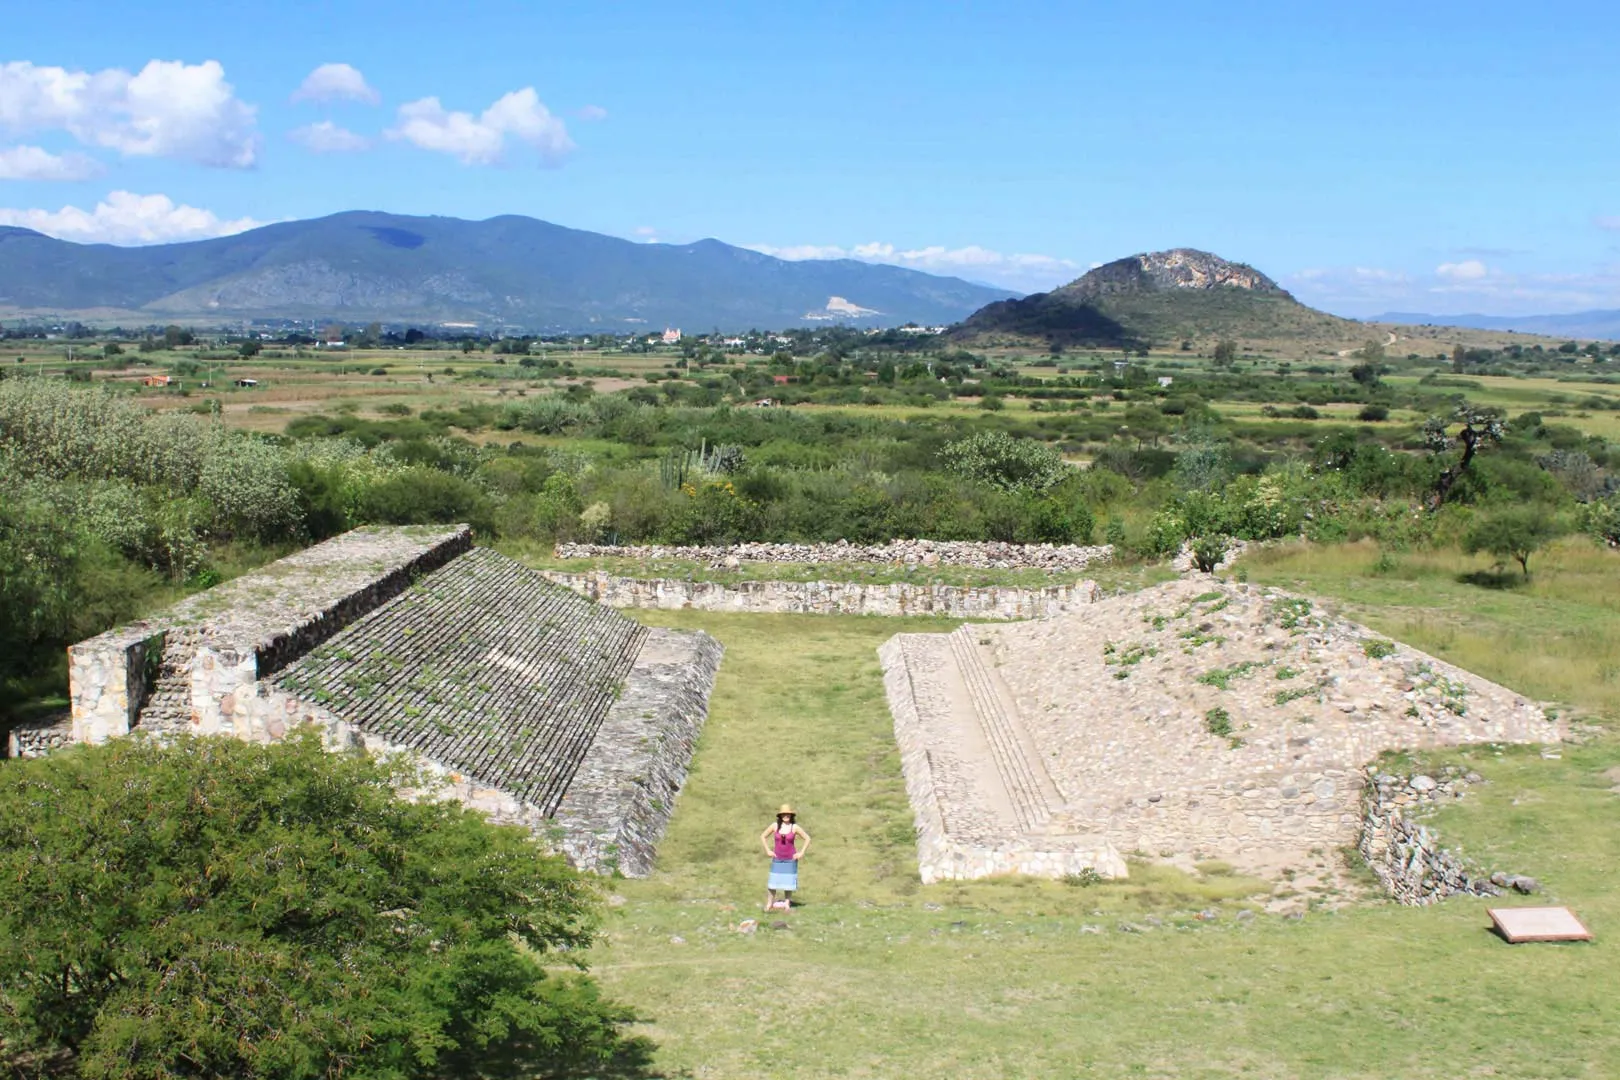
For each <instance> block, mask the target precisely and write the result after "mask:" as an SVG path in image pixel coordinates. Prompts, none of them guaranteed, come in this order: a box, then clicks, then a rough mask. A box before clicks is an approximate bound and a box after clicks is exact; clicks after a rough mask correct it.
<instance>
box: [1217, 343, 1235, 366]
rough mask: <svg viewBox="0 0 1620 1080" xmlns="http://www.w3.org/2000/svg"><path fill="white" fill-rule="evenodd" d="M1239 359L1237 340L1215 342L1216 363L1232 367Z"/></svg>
mask: <svg viewBox="0 0 1620 1080" xmlns="http://www.w3.org/2000/svg"><path fill="white" fill-rule="evenodd" d="M1236 359H1237V342H1235V341H1230V340H1228V341H1219V342H1216V344H1215V363H1216V364H1218V365H1220V366H1221V367H1230V366H1231V365H1232V363H1233V361H1235V360H1236Z"/></svg>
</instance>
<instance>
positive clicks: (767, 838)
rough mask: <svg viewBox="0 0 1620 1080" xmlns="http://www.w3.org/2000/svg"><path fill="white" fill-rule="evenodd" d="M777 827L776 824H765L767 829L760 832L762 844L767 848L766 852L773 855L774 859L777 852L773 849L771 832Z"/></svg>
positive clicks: (760, 842)
mask: <svg viewBox="0 0 1620 1080" xmlns="http://www.w3.org/2000/svg"><path fill="white" fill-rule="evenodd" d="M775 828H776V826H775V825H767V826H765V831H764V832H762V833H760V834H759V844H760V846H761V847H763V848H764V849H765V854H767V855H769V856H771V858H773V859H774V858H775V857H776V852H775V851H773V850H771V832H772V831H773V830H774V829H775Z"/></svg>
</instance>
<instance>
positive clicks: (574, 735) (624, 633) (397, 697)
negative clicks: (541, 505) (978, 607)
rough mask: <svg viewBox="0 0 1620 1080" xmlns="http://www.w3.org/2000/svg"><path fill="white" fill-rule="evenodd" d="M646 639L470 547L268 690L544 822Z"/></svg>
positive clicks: (611, 615) (613, 616) (637, 629)
mask: <svg viewBox="0 0 1620 1080" xmlns="http://www.w3.org/2000/svg"><path fill="white" fill-rule="evenodd" d="M646 635H647V631H646V630H645V629H644V628H642V627H641V626H640V625H638V624H636V623H634V622H631V621H630V620H629V619H626V618H625V617H624V616H622V615H620V614H618V613H617V612H615V611H613V610H611V609H609V608H604V607H601V606H600V605H597V604H592V603H590V602H589V601H587V600H584V599H582V598H581V597H579V596H576V595H575V594H573V593H571V592H568V591H567V590H565V589H559V588H557V587H556V586H554V585H551V584H549V583H547V582H545V581H544V580H542V579H541V578H540V577H539V575H538V574H536V573H535V572H534V571H533V570H530V569H528V568H526V567H524V566H521V565H519V564H518V563H515V562H513V561H512V560H510V559H507V558H505V557H504V556H502V555H498V554H496V553H495V552H493V551H490V550H489V549H488V548H479V549H477V550H475V551H472V552H470V553H468V554H466V555H463V556H462V557H461V558H459V559H456V560H454V561H452V562H451V563H450V564H449V565H447V566H445V567H443V568H442V569H440V570H437V571H435V572H433V573H432V574H429V575H427V576H426V577H424V578H422V579H421V580H420V581H419V582H417V583H416V585H414V586H413V587H411V588H410V589H408V590H407V591H405V592H404V593H402V594H401V595H399V596H398V597H396V598H394V599H393V600H391V601H389V602H388V603H386V604H384V605H382V606H381V607H379V608H377V609H376V610H375V611H373V612H371V613H370V614H368V615H366V616H364V617H362V618H361V619H359V620H358V621H356V622H355V623H354V624H353V625H351V626H349V627H348V628H347V629H345V630H343V631H341V632H340V633H338V634H337V635H335V636H334V637H332V638H331V639H330V640H329V641H327V642H325V643H324V644H322V645H320V646H319V647H317V648H316V649H315V650H314V651H312V652H310V653H309V654H307V655H305V656H304V657H302V658H300V659H299V660H297V661H295V662H294V663H292V664H291V665H290V666H288V667H287V668H285V669H284V670H282V671H280V672H278V673H277V674H276V675H274V676H273V677H272V678H271V680H270V682H271V684H272V685H274V686H275V687H277V688H279V689H282V690H285V691H287V692H288V693H292V694H296V695H298V696H300V697H303V698H306V699H309V700H312V701H316V702H319V703H320V704H321V705H323V706H324V707H326V708H327V709H328V710H330V711H331V712H333V713H335V714H336V715H338V716H340V717H342V718H343V719H344V720H346V721H348V722H349V723H351V724H354V725H355V726H357V727H359V728H361V729H362V730H364V731H367V732H370V733H372V734H376V735H379V736H381V737H383V738H386V739H388V740H389V741H390V742H392V743H395V744H398V745H401V746H406V747H409V748H411V749H412V750H415V751H416V752H418V753H420V754H422V755H423V756H425V757H427V758H430V759H431V760H433V761H436V762H438V763H440V764H441V765H444V766H445V767H447V768H449V769H451V770H454V771H455V772H457V773H462V774H465V775H467V776H469V777H472V778H473V779H476V780H477V781H479V782H480V783H482V784H485V785H488V786H490V787H496V788H501V789H503V790H506V791H510V792H512V793H513V794H514V795H516V796H517V797H518V798H520V799H523V800H524V801H526V802H529V803H533V804H534V805H536V806H538V807H540V808H541V810H542V811H543V812H545V813H547V814H549V813H551V812H552V810H553V809H554V808H555V807H556V805H557V802H558V800H560V799H561V798H562V793H563V792H564V791H565V790H566V789H567V787H568V784H569V781H570V780H572V779H573V775H574V770H575V769H576V768H577V767H578V765H579V762H580V760H581V759H582V758H583V757H584V754H585V751H586V749H587V748H588V747H589V746H590V745H591V740H592V739H593V738H595V736H596V729H597V727H598V726H599V725H600V724H601V722H602V720H603V718H604V717H605V716H606V715H607V711H608V709H609V707H610V706H611V705H612V704H613V701H614V699H615V698H616V697H617V696H618V694H619V692H620V690H621V688H622V684H623V681H624V678H625V676H626V675H627V674H628V673H629V671H630V667H631V665H632V664H633V663H634V662H635V658H636V654H637V652H638V651H639V650H640V649H641V645H642V641H643V640H644V639H645V637H646Z"/></svg>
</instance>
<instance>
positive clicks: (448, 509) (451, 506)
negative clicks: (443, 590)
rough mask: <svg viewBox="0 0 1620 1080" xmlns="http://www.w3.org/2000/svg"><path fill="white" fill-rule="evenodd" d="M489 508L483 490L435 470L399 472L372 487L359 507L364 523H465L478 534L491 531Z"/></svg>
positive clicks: (468, 482) (492, 526)
mask: <svg viewBox="0 0 1620 1080" xmlns="http://www.w3.org/2000/svg"><path fill="white" fill-rule="evenodd" d="M493 510H494V508H493V506H492V504H491V503H490V499H489V496H488V495H486V494H485V493H484V491H483V489H481V488H479V487H478V486H477V485H476V484H473V483H472V482H470V481H467V480H463V479H461V478H460V477H458V476H451V475H450V474H449V473H444V472H440V471H439V470H437V469H429V468H422V467H411V468H407V469H402V470H400V471H399V472H397V473H394V474H393V475H391V476H388V477H387V478H386V479H383V480H380V481H378V482H377V483H376V484H374V485H372V486H371V487H370V488H369V489H368V490H367V491H366V493H365V495H364V497H363V501H362V503H361V507H360V515H359V516H360V518H361V519H362V520H364V521H371V522H378V523H381V524H384V525H442V524H455V523H460V522H466V523H467V524H469V525H471V526H472V527H473V528H474V529H475V530H476V531H478V532H479V533H480V534H484V535H488V534H492V533H493V532H494V531H495V521H494V513H493Z"/></svg>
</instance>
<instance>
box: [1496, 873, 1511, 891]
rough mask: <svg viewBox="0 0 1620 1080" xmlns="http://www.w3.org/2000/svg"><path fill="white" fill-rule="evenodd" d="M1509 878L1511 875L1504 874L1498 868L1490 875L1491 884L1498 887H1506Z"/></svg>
mask: <svg viewBox="0 0 1620 1080" xmlns="http://www.w3.org/2000/svg"><path fill="white" fill-rule="evenodd" d="M1511 880H1512V876H1511V875H1509V874H1504V873H1502V871H1500V870H1498V871H1497V872H1496V873H1494V874H1492V875H1491V884H1492V885H1495V886H1496V887H1497V888H1499V889H1505V888H1507V887H1508V882H1509V881H1511Z"/></svg>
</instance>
